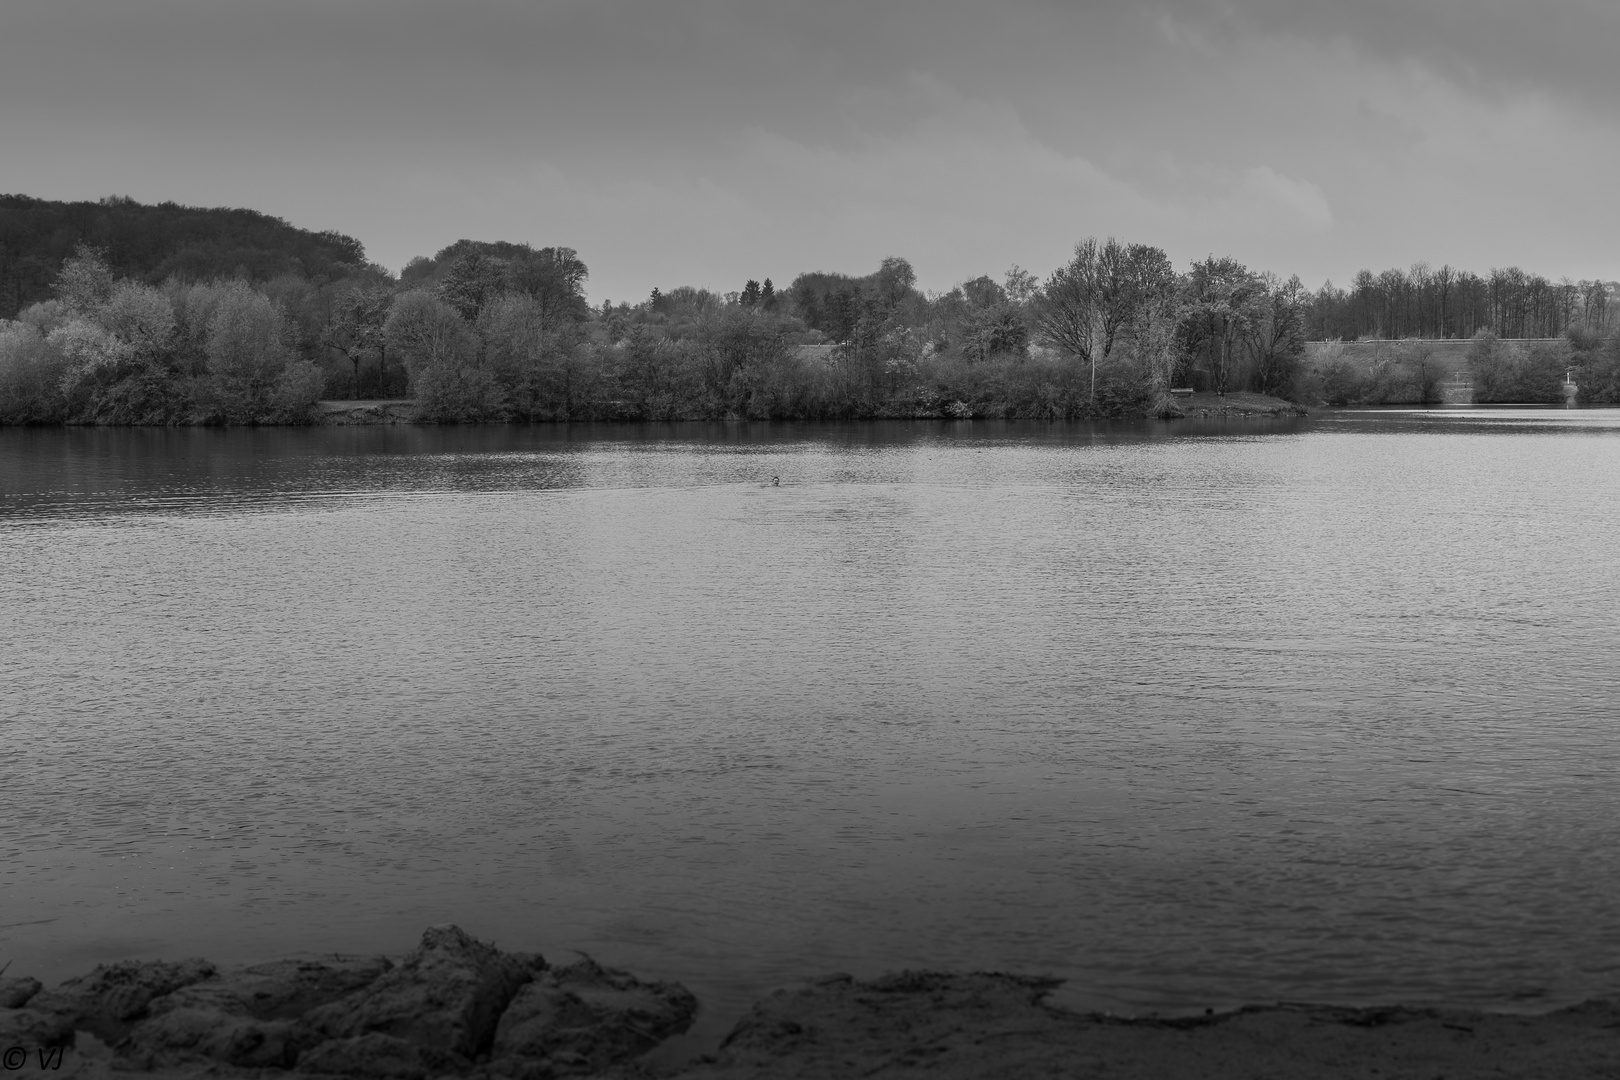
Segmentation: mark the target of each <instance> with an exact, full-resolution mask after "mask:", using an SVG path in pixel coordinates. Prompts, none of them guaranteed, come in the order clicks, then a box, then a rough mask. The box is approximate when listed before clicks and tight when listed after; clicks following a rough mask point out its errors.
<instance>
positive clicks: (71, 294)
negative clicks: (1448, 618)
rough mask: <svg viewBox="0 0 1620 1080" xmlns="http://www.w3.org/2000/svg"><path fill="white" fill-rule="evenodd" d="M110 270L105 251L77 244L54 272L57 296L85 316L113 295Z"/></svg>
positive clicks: (75, 312)
mask: <svg viewBox="0 0 1620 1080" xmlns="http://www.w3.org/2000/svg"><path fill="white" fill-rule="evenodd" d="M113 282H114V278H113V272H112V268H111V267H109V266H108V265H107V256H106V252H104V251H101V250H98V249H96V248H93V247H91V246H90V245H88V244H80V245H79V246H78V247H77V248H76V249H74V252H73V257H72V258H70V259H67V260H66V261H64V262H63V263H62V269H61V270H60V271H59V272H58V273H57V275H56V283H55V286H54V288H55V291H56V298H57V299H58V300H60V301H61V302H62V304H63V306H65V307H66V308H67V309H68V311H70V312H71V313H73V314H75V315H85V314H88V313H90V312H93V311H96V310H98V309H99V308H100V307H101V306H102V305H103V304H105V303H106V302H107V301H108V299H110V298H111V296H112V291H113Z"/></svg>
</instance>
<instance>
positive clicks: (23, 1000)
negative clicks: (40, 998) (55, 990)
mask: <svg viewBox="0 0 1620 1080" xmlns="http://www.w3.org/2000/svg"><path fill="white" fill-rule="evenodd" d="M39 990H40V985H39V980H38V979H0V1009H20V1008H22V1007H23V1006H24V1005H26V1004H28V999H29V998H31V997H33V996H34V995H35V994H37V993H39Z"/></svg>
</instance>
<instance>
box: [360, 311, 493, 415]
mask: <svg viewBox="0 0 1620 1080" xmlns="http://www.w3.org/2000/svg"><path fill="white" fill-rule="evenodd" d="M383 334H384V336H385V338H386V339H387V341H388V345H389V347H390V348H392V349H393V350H394V351H395V352H397V353H398V354H399V355H400V356H402V357H403V358H404V360H405V365H406V369H407V370H408V371H409V372H410V377H411V387H412V390H413V391H414V393H415V396H416V401H417V407H418V409H419V411H420V413H421V415H422V416H423V417H424V418H425V419H430V420H450V421H454V420H481V419H487V418H490V417H493V416H495V415H497V414H498V413H499V412H500V409H501V394H500V388H499V386H498V384H497V383H496V381H495V379H494V377H493V376H492V375H491V373H490V372H489V371H486V370H484V369H482V368H480V367H479V366H478V363H477V352H478V343H477V340H476V339H475V338H474V336H473V333H472V330H471V328H470V327H468V325H467V323H466V322H465V321H464V320H463V319H462V317H461V315H460V313H458V312H457V311H456V309H455V308H453V307H451V306H450V305H449V304H447V303H445V302H444V301H443V300H441V299H439V298H438V297H437V296H435V295H433V293H432V292H431V291H429V290H427V289H412V290H409V291H407V292H404V293H401V294H400V295H399V296H398V297H397V298H396V299H395V300H394V305H393V308H392V310H390V311H389V313H388V319H387V321H386V322H385V323H384V324H383Z"/></svg>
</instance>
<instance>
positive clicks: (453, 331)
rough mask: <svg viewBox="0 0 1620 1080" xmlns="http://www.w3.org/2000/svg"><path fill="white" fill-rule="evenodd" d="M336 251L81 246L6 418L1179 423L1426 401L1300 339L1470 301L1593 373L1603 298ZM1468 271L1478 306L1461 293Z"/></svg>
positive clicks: (3, 399) (1517, 377)
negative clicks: (1290, 406)
mask: <svg viewBox="0 0 1620 1080" xmlns="http://www.w3.org/2000/svg"><path fill="white" fill-rule="evenodd" d="M124 209H127V208H124ZM270 220H272V221H273V220H274V219H270ZM311 235H316V234H311ZM299 242H301V243H302V242H303V241H302V240H300V241H299ZM333 243H334V244H337V242H336V241H333ZM339 248H341V249H342V252H343V253H345V254H346V255H347V256H348V257H347V258H345V259H342V260H333V261H331V262H328V263H326V264H325V269H324V271H323V272H321V273H314V274H311V273H308V272H305V271H304V270H303V269H302V265H303V264H302V263H300V264H299V265H298V266H293V267H291V268H289V265H290V264H289V265H282V264H272V265H269V267H268V269H267V270H266V271H265V273H264V274H263V275H259V274H257V273H256V272H255V271H253V270H251V269H250V268H248V267H246V266H245V265H243V266H238V267H237V268H236V269H235V270H234V271H233V272H228V273H227V272H222V271H220V270H219V269H218V267H217V266H216V267H214V268H213V271H212V272H210V273H208V274H189V273H182V272H178V271H175V272H170V273H167V274H166V276H164V277H163V278H162V279H161V280H156V281H154V280H152V277H153V274H154V272H155V271H154V267H155V266H162V265H164V264H163V263H161V262H159V263H156V264H153V263H151V261H150V259H148V260H147V262H146V263H140V265H142V266H145V267H146V268H145V269H144V270H140V271H139V272H137V273H130V272H124V271H121V270H120V265H134V264H135V263H139V262H140V261H139V260H133V261H132V258H131V257H125V258H124V259H123V261H122V263H121V262H120V258H119V257H118V256H116V255H114V254H112V253H111V252H109V251H108V250H107V249H105V248H98V247H96V246H94V245H90V244H81V245H79V246H78V247H77V248H76V249H75V250H74V251H73V252H72V253H71V254H70V255H69V256H68V257H67V258H66V259H64V260H63V261H62V263H61V264H60V266H59V267H58V268H57V270H56V272H55V274H54V276H53V278H52V279H51V282H50V288H49V295H47V296H45V297H44V298H41V299H38V300H35V301H34V302H32V303H30V304H28V305H26V306H24V307H22V308H21V309H20V310H18V311H17V312H16V314H15V318H13V319H9V320H0V422H7V423H62V422H69V423H148V424H150V423H169V424H173V423H297V422H304V421H308V420H311V419H312V418H313V417H314V415H315V408H316V406H315V403H316V402H317V400H319V399H322V398H365V397H387V398H396V397H410V398H412V399H414V400H415V402H416V407H417V410H418V412H419V414H420V415H421V416H422V417H423V418H424V419H429V420H440V421H447V422H454V421H488V420H515V421H534V420H674V419H718V418H759V419H766V418H784V419H785V418H799V419H822V418H852V417H926V416H1002V417H1029V418H1047V419H1061V418H1073V417H1099V416H1130V415H1144V414H1156V415H1165V416H1170V415H1175V414H1176V412H1177V411H1178V410H1177V406H1176V404H1175V399H1174V398H1173V396H1172V395H1171V393H1170V391H1171V389H1172V388H1176V387H1187V386H1191V387H1193V388H1195V389H1200V390H1208V391H1212V392H1215V393H1229V392H1233V391H1238V390H1253V391H1258V392H1261V393H1266V394H1271V395H1274V396H1277V397H1282V398H1287V399H1291V400H1297V401H1305V402H1316V401H1322V400H1344V401H1374V400H1394V399H1395V398H1398V397H1399V396H1400V395H1402V394H1405V395H1407V396H1408V397H1410V396H1411V395H1412V394H1414V393H1415V394H1416V395H1417V397H1416V398H1415V399H1422V397H1423V395H1424V394H1427V393H1432V392H1434V386H1435V385H1437V384H1436V383H1434V380H1433V379H1431V378H1429V375H1428V374H1426V373H1425V372H1426V371H1427V369H1426V368H1425V367H1424V363H1423V362H1422V361H1416V362H1415V363H1416V367H1415V368H1414V364H1413V363H1410V362H1408V361H1407V360H1401V361H1400V362H1399V363H1396V364H1394V365H1393V366H1392V365H1388V364H1386V365H1383V367H1382V368H1380V369H1379V370H1378V371H1373V370H1371V369H1370V368H1367V366H1366V365H1359V366H1358V365H1356V364H1353V363H1349V362H1348V361H1342V358H1341V360H1335V361H1332V362H1330V363H1327V364H1325V365H1314V366H1313V365H1307V364H1306V363H1305V359H1304V357H1305V345H1306V342H1307V341H1308V340H1310V339H1311V338H1313V337H1317V338H1320V337H1321V336H1322V335H1323V334H1327V333H1329V332H1335V331H1341V330H1344V328H1345V327H1347V326H1348V327H1351V328H1352V329H1353V328H1354V327H1356V326H1360V325H1362V324H1361V323H1358V322H1356V320H1357V319H1362V318H1365V319H1370V320H1373V321H1372V323H1371V325H1373V326H1374V328H1375V331H1377V332H1378V333H1384V332H1389V333H1395V332H1405V331H1409V330H1419V331H1421V330H1425V329H1433V328H1435V327H1438V328H1439V330H1438V331H1436V333H1444V332H1454V333H1455V334H1458V335H1461V336H1472V335H1473V334H1474V333H1476V332H1481V326H1475V325H1474V324H1473V320H1474V318H1475V314H1478V317H1479V318H1482V319H1484V318H1486V317H1487V316H1488V317H1489V319H1495V320H1498V321H1499V322H1500V321H1501V320H1503V319H1505V320H1506V321H1505V322H1504V323H1502V329H1504V330H1506V331H1508V332H1507V333H1500V334H1497V333H1496V328H1495V327H1494V326H1485V327H1484V330H1483V332H1484V333H1486V334H1491V335H1494V336H1492V337H1491V339H1490V340H1492V341H1497V340H1499V339H1508V338H1511V337H1512V336H1513V334H1514V332H1528V331H1536V332H1537V335H1538V336H1542V335H1541V333H1540V332H1541V331H1544V330H1546V329H1548V328H1550V327H1551V326H1553V325H1554V323H1555V322H1558V320H1562V322H1561V323H1560V324H1559V325H1560V327H1561V328H1560V330H1559V331H1558V332H1559V333H1563V334H1565V335H1566V339H1567V341H1568V342H1569V343H1570V344H1569V345H1568V346H1567V347H1566V348H1564V349H1563V350H1562V351H1558V352H1557V358H1558V359H1559V360H1560V362H1568V363H1573V364H1577V365H1580V366H1582V377H1583V378H1585V379H1586V380H1587V383H1586V384H1587V385H1588V386H1590V387H1593V388H1601V387H1603V386H1607V385H1608V383H1607V382H1605V381H1604V380H1605V378H1606V376H1603V375H1602V373H1601V372H1602V370H1607V369H1606V368H1603V365H1604V364H1606V363H1607V362H1608V361H1607V360H1606V359H1604V358H1605V357H1607V356H1609V355H1610V353H1611V352H1613V351H1614V350H1613V349H1612V348H1610V347H1609V346H1608V345H1606V344H1605V343H1606V342H1609V341H1610V340H1611V339H1612V336H1613V329H1614V322H1615V317H1616V315H1617V314H1620V312H1616V310H1615V306H1614V305H1611V304H1609V303H1608V301H1607V293H1606V292H1605V291H1604V290H1602V289H1597V288H1587V286H1588V285H1591V284H1592V283H1586V284H1585V285H1582V286H1579V287H1576V286H1574V285H1571V286H1570V287H1569V288H1567V289H1565V288H1564V286H1546V287H1545V288H1543V286H1545V282H1542V284H1541V285H1536V284H1535V283H1536V282H1538V281H1541V279H1532V278H1530V277H1528V276H1526V275H1522V274H1520V275H1517V276H1516V277H1515V276H1514V274H1517V272H1514V273H1513V274H1506V273H1504V274H1502V275H1497V274H1495V273H1493V275H1492V276H1491V277H1490V278H1488V279H1485V278H1474V277H1471V276H1467V275H1455V274H1450V273H1449V272H1447V273H1438V272H1437V273H1435V274H1430V273H1428V272H1427V271H1423V272H1421V273H1419V272H1418V269H1414V271H1413V272H1411V273H1403V272H1393V271H1392V272H1388V273H1386V274H1384V275H1379V276H1378V277H1376V278H1374V277H1373V276H1372V275H1370V274H1364V275H1361V276H1359V277H1358V278H1357V284H1356V289H1355V291H1353V292H1350V293H1343V292H1340V291H1338V290H1334V289H1333V288H1332V287H1331V286H1324V288H1323V289H1321V290H1318V291H1317V292H1315V293H1313V292H1311V291H1310V290H1308V289H1307V288H1305V286H1304V285H1303V284H1302V283H1301V282H1300V280H1299V279H1298V278H1297V277H1291V278H1289V279H1287V280H1283V279H1281V278H1279V277H1277V276H1276V275H1273V274H1269V273H1264V272H1258V271H1255V270H1251V269H1250V268H1248V267H1246V266H1244V265H1243V264H1242V263H1240V262H1239V261H1237V260H1235V259H1232V258H1229V257H1220V256H1214V255H1211V256H1209V257H1206V258H1205V259H1202V260H1199V261H1196V262H1194V263H1192V264H1191V265H1190V266H1188V267H1187V268H1186V269H1185V270H1177V269H1176V268H1175V267H1174V266H1173V265H1172V263H1171V261H1170V259H1169V258H1168V257H1167V255H1166V254H1165V252H1164V251H1163V250H1162V249H1160V248H1157V247H1154V246H1152V245H1148V244H1142V243H1129V242H1123V241H1118V240H1115V239H1113V238H1108V239H1105V240H1096V239H1086V240H1083V241H1082V242H1080V243H1079V244H1077V245H1076V247H1075V249H1074V252H1073V254H1072V257H1071V258H1070V259H1069V260H1068V261H1067V262H1065V263H1064V264H1063V265H1062V266H1060V267H1057V268H1056V269H1054V270H1052V271H1051V272H1050V273H1048V274H1047V275H1045V276H1044V277H1038V276H1037V275H1035V274H1033V273H1030V272H1028V271H1025V270H1023V269H1021V268H1019V267H1017V266H1014V267H1012V268H1010V269H1009V270H1007V271H1006V272H1005V273H1004V274H1002V275H1000V276H999V277H997V278H993V277H991V276H989V275H982V276H980V277H977V278H974V279H972V280H969V281H965V282H962V283H961V284H959V285H957V286H955V287H954V288H951V289H949V290H946V291H944V292H925V291H923V290H921V289H919V288H918V287H917V283H916V274H915V272H914V271H913V269H912V267H911V264H910V263H909V262H907V261H906V260H905V259H903V258H888V259H884V260H882V262H881V263H880V264H879V266H878V267H877V269H876V270H874V271H873V272H871V273H869V274H866V275H864V276H856V275H849V274H842V273H830V272H808V273H801V274H799V275H798V276H797V277H795V278H793V279H792V280H791V281H790V282H789V283H788V284H787V285H785V286H780V287H779V286H778V285H777V283H776V282H775V281H774V280H773V279H772V278H771V277H769V276H764V275H761V276H758V277H749V278H747V279H746V280H745V281H744V283H743V285H742V287H741V288H740V289H738V290H737V291H735V292H726V293H716V292H712V291H710V290H707V289H704V288H699V287H695V286H677V287H674V288H670V289H668V290H667V291H666V290H663V289H654V290H652V292H651V294H650V295H649V296H648V297H647V298H646V299H643V300H641V301H639V302H634V303H631V302H620V303H617V304H614V303H612V302H610V301H604V302H603V303H602V304H601V305H600V306H599V307H594V308H593V307H591V306H590V305H588V304H587V302H586V299H585V284H586V282H587V280H588V278H589V272H588V269H587V267H586V265H585V263H584V262H583V261H582V260H581V258H580V257H579V254H578V253H577V252H576V251H574V250H573V249H570V248H566V247H546V248H534V247H531V246H529V245H527V244H517V243H505V242H496V243H487V242H476V241H471V240H462V241H458V242H456V243H455V244H452V245H450V246H448V247H446V248H444V249H443V250H441V251H439V252H438V253H436V254H435V255H433V256H431V257H425V256H424V257H421V258H417V259H414V260H412V261H411V263H409V264H408V265H407V266H406V267H405V268H404V269H403V270H402V271H401V273H400V274H399V275H397V276H395V275H392V274H389V273H388V272H387V271H385V270H383V269H382V268H380V267H376V266H372V265H368V264H366V263H365V262H364V254H363V251H362V250H361V249H360V248H359V246H358V245H357V244H355V245H352V246H347V247H345V246H344V245H337V247H335V248H333V250H334V251H336V250H338V249H339ZM272 262H273V261H272ZM1498 276H1500V277H1501V281H1497V278H1498ZM1478 282H1483V283H1484V288H1485V293H1484V294H1483V295H1484V300H1483V301H1482V304H1483V306H1481V307H1478V308H1475V307H1470V306H1468V305H1469V304H1472V303H1473V302H1474V300H1473V299H1469V298H1470V297H1473V298H1474V299H1478V297H1477V296H1476V295H1475V294H1476V293H1478V291H1479V290H1478V288H1477V287H1476V283H1478ZM1559 289H1563V291H1562V292H1559V291H1558V290H1559ZM1515 290H1516V291H1515ZM1538 290H1539V291H1538ZM1549 290H1550V291H1549ZM1582 290H1584V291H1582ZM1600 293H1601V294H1602V295H1600ZM1560 297H1561V298H1562V299H1559V298H1560ZM1555 300H1556V304H1555V302H1554V301H1555ZM1577 301H1578V302H1577ZM1559 305H1561V306H1559ZM1548 312H1554V314H1547V313H1548ZM1470 313H1475V314H1470ZM1504 313H1506V314H1504ZM1424 319H1432V320H1434V321H1432V322H1429V323H1425V322H1424V321H1423V320H1424ZM1335 320H1339V321H1338V322H1335ZM1403 320H1404V321H1403ZM1537 320H1542V321H1540V322H1538V321H1537ZM1547 320H1552V321H1547ZM1470 327H1472V329H1470ZM1465 330H1466V331H1467V333H1466V334H1464V333H1463V331H1465ZM1339 336H1345V335H1344V334H1342V333H1341V334H1340V335H1339ZM1357 336H1371V335H1367V334H1358V335H1357ZM1481 340H1482V341H1484V340H1485V339H1484V338H1483V337H1482V338H1481ZM1577 346H1578V347H1577ZM1491 348H1492V347H1490V346H1488V345H1481V346H1480V349H1479V354H1480V356H1481V357H1484V358H1485V359H1482V360H1481V361H1480V364H1481V368H1480V370H1481V371H1482V372H1485V371H1486V370H1487V369H1489V370H1490V372H1494V374H1487V375H1482V376H1481V377H1480V379H1478V380H1476V382H1478V383H1479V384H1480V385H1488V386H1490V387H1493V388H1496V389H1494V390H1492V391H1491V392H1500V393H1535V394H1542V395H1545V394H1546V393H1548V392H1549V391H1547V388H1546V386H1545V385H1543V384H1545V383H1546V382H1547V379H1546V378H1545V377H1544V376H1545V371H1543V370H1542V369H1546V371H1550V370H1551V369H1552V363H1553V361H1552V360H1550V359H1548V356H1551V355H1552V354H1550V353H1548V354H1547V355H1546V356H1543V355H1542V354H1543V353H1546V350H1545V349H1543V350H1542V351H1541V352H1540V353H1537V354H1536V356H1537V357H1538V358H1539V359H1538V360H1537V363H1538V364H1540V367H1536V368H1535V372H1537V373H1539V374H1537V373H1532V374H1524V373H1523V372H1520V374H1514V372H1516V371H1519V370H1520V368H1523V367H1524V365H1523V364H1522V363H1521V359H1522V357H1521V354H1520V353H1517V352H1514V351H1512V350H1505V351H1504V350H1498V353H1500V356H1498V353H1493V352H1492V351H1491ZM1403 355H1404V354H1403ZM1414 356H1415V354H1414ZM1493 356H1498V359H1497V360H1496V361H1491V363H1495V367H1491V363H1487V361H1488V360H1489V359H1490V357H1493ZM1514 365H1519V367H1515V366H1514ZM1429 366H1431V367H1432V366H1433V365H1429ZM1533 366H1534V365H1532V367H1533ZM1600 369H1601V370H1600ZM1436 370H1437V369H1436ZM1524 370H1525V371H1529V370H1530V369H1529V368H1524ZM1414 371H1415V374H1414ZM1414 379H1415V380H1416V382H1415V383H1414V382H1413V380H1414ZM1426 379H1427V380H1428V382H1427V383H1425V380H1426ZM1379 380H1382V382H1380V381H1379ZM1559 385H1560V386H1561V385H1562V382H1561V380H1560V382H1559ZM1413 386H1416V387H1417V389H1416V390H1414V389H1413ZM1616 391H1617V392H1620V387H1616ZM1593 392H1594V393H1603V392H1607V391H1602V390H1601V389H1594V390H1593ZM1560 393H1561V391H1560ZM1392 395H1393V396H1392ZM1583 398H1585V399H1587V400H1605V399H1604V398H1602V397H1592V396H1590V394H1588V393H1587V392H1585V391H1583Z"/></svg>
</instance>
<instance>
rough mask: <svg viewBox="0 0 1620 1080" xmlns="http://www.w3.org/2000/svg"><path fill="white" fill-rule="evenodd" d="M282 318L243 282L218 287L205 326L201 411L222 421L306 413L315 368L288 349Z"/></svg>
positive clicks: (313, 393) (316, 386) (315, 388)
mask: <svg viewBox="0 0 1620 1080" xmlns="http://www.w3.org/2000/svg"><path fill="white" fill-rule="evenodd" d="M286 335H287V327H286V322H285V320H284V319H283V318H282V316H281V313H280V311H278V310H277V309H276V308H275V306H274V305H272V304H271V303H270V300H269V298H267V297H266V296H264V295H263V294H262V293H258V292H255V291H254V290H253V289H252V288H250V287H249V286H248V285H247V284H246V283H244V282H232V283H231V284H229V285H226V286H224V287H223V290H222V295H220V296H219V298H218V302H217V304H216V306H215V310H214V313H213V317H212V319H210V320H209V325H208V341H207V353H208V387H207V391H208V392H207V395H206V398H205V408H206V411H207V412H208V413H209V414H210V415H211V416H212V417H213V418H215V419H218V420H222V421H224V422H226V423H263V422H265V421H287V420H293V419H300V418H302V417H304V416H307V414H308V411H309V409H310V407H311V406H312V405H313V404H314V402H315V399H316V397H317V395H318V394H319V393H320V383H321V380H320V372H319V371H318V370H316V368H315V366H314V365H313V364H311V363H309V362H308V361H304V360H298V359H297V358H296V357H295V356H294V354H293V351H292V349H290V348H289V347H288V344H287V340H286Z"/></svg>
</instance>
